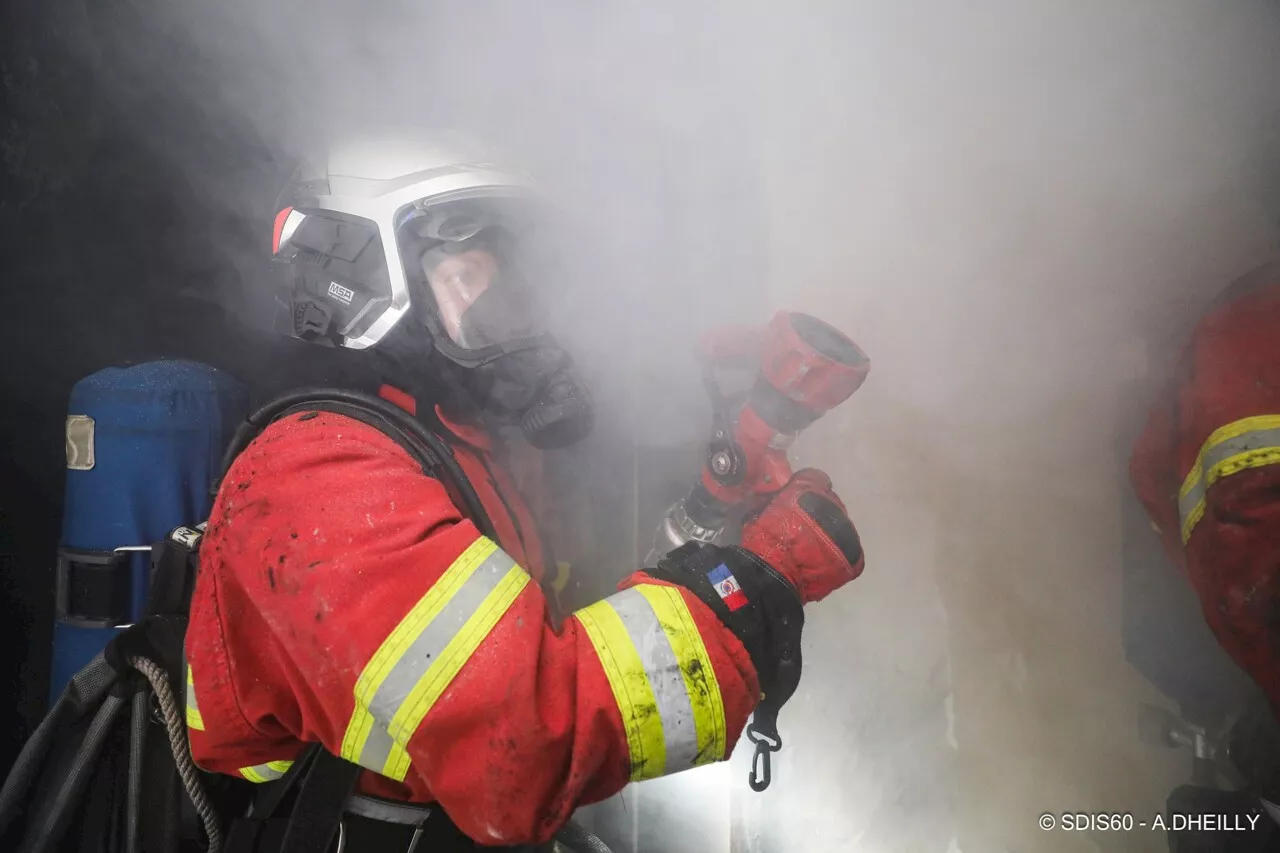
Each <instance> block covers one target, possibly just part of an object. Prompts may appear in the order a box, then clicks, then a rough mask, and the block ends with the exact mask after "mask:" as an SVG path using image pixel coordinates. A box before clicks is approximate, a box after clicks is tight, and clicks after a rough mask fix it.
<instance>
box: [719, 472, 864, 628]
mask: <svg viewBox="0 0 1280 853" xmlns="http://www.w3.org/2000/svg"><path fill="white" fill-rule="evenodd" d="M742 547H743V548H745V549H746V550H748V551H750V552H751V553H753V554H755V555H756V556H758V557H760V558H761V559H763V560H764V561H765V562H766V563H768V564H769V565H770V566H772V567H773V568H774V569H776V570H777V571H778V572H780V573H781V574H782V575H783V576H785V577H786V579H787V580H789V581H790V582H791V583H792V585H794V586H795V588H796V590H797V591H798V592H799V593H800V598H801V600H803V601H804V602H805V603H806V604H807V603H809V602H810V601H821V600H822V599H823V598H826V597H827V596H828V595H830V594H831V592H833V591H834V590H836V589H838V588H840V587H842V586H844V585H845V584H847V583H848V582H849V581H851V580H853V579H854V578H856V577H857V576H858V575H860V574H862V568H863V565H864V563H865V560H864V559H863V554H862V542H861V541H860V540H859V539H858V531H857V530H855V529H854V526H853V522H852V521H850V520H849V515H848V511H847V510H846V509H845V507H844V504H843V503H842V502H841V501H840V498H839V496H838V495H836V493H835V492H834V491H833V490H832V488H831V478H829V477H828V476H827V475H826V474H824V473H822V472H821V471H819V470H817V469H816V468H806V469H805V470H803V471H800V472H798V473H797V474H796V475H795V476H794V477H792V478H791V481H790V482H788V483H787V485H785V486H784V487H783V488H782V490H781V491H780V492H778V493H777V494H776V495H774V496H773V497H772V498H770V499H769V502H768V503H767V504H765V507H764V509H762V510H761V511H760V512H759V514H757V515H756V516H755V517H754V518H751V519H750V520H748V521H747V522H746V524H745V525H743V528H742Z"/></svg>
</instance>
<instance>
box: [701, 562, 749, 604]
mask: <svg viewBox="0 0 1280 853" xmlns="http://www.w3.org/2000/svg"><path fill="white" fill-rule="evenodd" d="M707 578H709V579H710V581H711V585H712V586H714V587H715V588H716V593H717V594H718V595H719V596H720V597H721V598H722V599H724V603H725V604H726V605H728V607H729V611H730V612H733V611H734V610H738V609H740V608H742V607H746V606H747V604H748V603H749V602H748V601H747V594H746V593H744V592H743V591H742V587H741V586H739V585H738V579H737V578H735V577H734V576H733V572H731V571H729V567H728V566H726V565H725V564H724V563H721V564H720V565H718V566H716V567H715V568H714V569H712V570H711V571H709V572H707Z"/></svg>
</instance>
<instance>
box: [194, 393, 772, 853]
mask: <svg viewBox="0 0 1280 853" xmlns="http://www.w3.org/2000/svg"><path fill="white" fill-rule="evenodd" d="M201 558H202V567H201V574H200V578H199V580H198V582H197V589H196V593H195V596H194V599H193V604H192V618H191V628H190V630H189V633H188V641H187V654H188V659H189V661H190V664H191V668H192V674H193V682H194V685H195V696H196V697H198V703H199V710H200V715H201V716H202V717H203V723H202V725H203V727H202V728H201V729H200V730H199V731H195V730H193V731H192V732H191V736H192V737H191V740H192V750H193V753H194V755H195V758H196V760H197V762H199V763H200V764H201V765H202V766H204V767H207V768H209V769H213V770H217V771H221V772H227V773H235V772H238V771H239V770H240V769H241V768H243V767H245V766H246V765H252V764H263V763H265V762H270V761H278V760H281V759H285V760H287V759H290V758H292V757H294V756H295V755H296V754H297V752H298V750H299V749H300V747H301V743H302V742H314V741H319V742H320V743H323V744H324V745H325V747H326V748H328V749H329V750H330V751H332V752H334V753H335V754H340V755H343V756H344V757H347V758H349V759H350V760H353V761H356V763H359V764H361V765H363V766H365V767H367V768H369V769H371V770H374V771H375V772H376V773H378V774H379V776H380V777H381V778H380V779H379V780H378V784H375V785H374V786H373V787H374V788H375V789H376V790H377V791H378V792H379V793H383V794H389V795H393V796H400V797H402V798H406V799H412V800H415V801H432V800H435V801H438V802H440V803H441V805H442V806H443V807H444V808H445V810H446V811H447V812H448V813H449V815H450V817H451V818H452V819H453V820H454V821H455V823H457V825H458V826H459V827H460V828H461V829H462V830H463V831H464V832H466V833H467V834H468V835H470V836H471V837H472V838H474V839H476V840H477V841H479V842H481V843H483V844H491V845H499V844H501V845H511V844H522V843H538V842H542V841H545V840H547V839H548V838H549V837H550V836H551V835H552V834H553V833H554V831H555V830H556V829H557V828H558V827H559V826H560V825H561V823H562V822H563V821H564V820H565V819H566V818H567V817H568V816H569V815H570V814H571V813H572V811H573V809H574V808H576V807H577V806H578V805H581V804H583V803H586V802H592V801H595V800H599V799H603V798H605V797H608V796H611V795H612V794H614V793H615V792H617V791H618V790H619V789H620V788H622V787H623V786H624V785H625V784H626V783H627V781H628V780H629V779H641V778H649V777H651V776H656V775H661V774H663V773H669V772H674V771H676V770H679V769H682V768H683V767H686V766H691V765H693V764H701V763H705V762H707V761H712V760H719V759H722V758H724V757H726V756H727V754H728V752H729V751H730V750H731V749H732V746H733V744H734V743H735V742H736V740H737V738H738V735H739V733H740V731H741V729H742V726H743V725H744V723H745V721H746V718H747V716H748V714H749V713H750V711H751V709H752V707H753V706H754V703H755V697H756V695H757V692H758V687H757V684H756V679H755V673H754V670H753V669H752V667H751V664H750V661H749V659H748V657H747V654H746V651H745V650H744V649H743V647H742V645H741V644H740V643H739V642H738V640H737V639H736V638H735V637H734V636H733V635H732V634H731V633H730V632H729V631H728V629H727V628H725V627H724V626H723V624H721V623H720V622H719V620H718V619H717V618H716V617H715V616H714V614H712V613H711V612H710V610H709V609H707V608H706V606H705V605H703V604H702V603H701V602H699V601H697V600H696V599H695V598H693V597H692V595H690V594H688V593H687V592H684V591H680V590H674V589H670V588H667V587H663V586H661V585H657V584H653V585H645V586H644V587H643V588H638V589H634V590H626V591H624V592H621V593H618V594H617V595H615V596H613V597H611V598H610V599H607V600H606V601H604V602H600V603H597V604H595V605H592V606H591V607H589V608H585V609H584V610H583V611H580V612H579V613H578V614H575V615H574V617H573V618H571V619H569V620H566V622H565V624H564V626H563V628H562V630H561V632H560V633H559V634H557V633H555V632H554V631H553V630H552V629H551V628H550V627H549V626H548V625H547V621H546V602H545V601H544V598H543V595H542V592H541V590H540V589H539V588H538V586H537V584H535V583H532V582H530V581H529V579H528V576H527V575H526V574H525V573H524V572H523V571H522V570H521V569H520V567H519V566H516V565H515V564H514V563H513V561H511V560H510V558H509V557H506V555H505V553H504V552H503V551H502V550H501V549H499V548H497V547H496V545H495V544H494V543H491V542H489V541H488V540H487V539H484V538H483V537H481V536H479V534H478V533H477V531H476V529H475V527H474V526H473V525H472V524H471V523H470V522H469V521H465V520H462V519H461V517H460V516H459V514H458V512H457V510H456V509H455V508H454V507H453V505H452V504H451V503H450V501H449V500H448V498H447V496H446V494H445V492H444V489H443V488H442V487H441V486H440V484H439V483H437V482H436V481H434V480H431V479H428V478H427V477H425V476H423V475H422V473H421V472H420V471H419V470H417V469H416V468H415V466H414V465H413V463H412V462H411V460H410V459H409V457H408V456H407V455H406V454H405V453H404V452H403V451H402V450H401V449H400V448H399V447H398V446H397V445H395V444H394V443H393V442H392V441H391V440H390V439H388V438H386V437H385V436H383V435H382V434H381V433H378V432H377V431H375V430H373V429H372V428H370V427H367V426H365V425H363V424H360V423H357V422H355V421H351V420H348V419H345V418H342V417H339V416H336V415H331V414H319V415H310V414H308V415H301V416H296V417H291V418H288V419H285V420H284V421H281V422H278V423H276V424H274V425H272V426H271V427H270V428H268V429H267V430H266V431H265V432H264V433H263V435H262V436H261V437H259V439H258V440H257V441H255V442H254V443H253V444H252V445H251V446H250V447H249V449H248V450H246V451H245V452H244V454H242V455H241V457H240V458H239V459H238V460H237V461H236V463H235V465H234V466H233V467H232V469H231V471H230V472H229V473H228V476H227V479H226V481H225V483H224V484H223V487H222V490H221V491H220V493H219V496H218V499H217V502H216V505H215V509H214V512H213V514H212V516H211V519H210V524H209V529H208V533H207V535H206V538H205V542H204V545H203V546H202V549H201ZM191 698H192V695H191V694H190V693H189V702H190V701H191ZM655 711H656V713H654V712H655Z"/></svg>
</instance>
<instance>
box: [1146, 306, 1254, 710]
mask: <svg viewBox="0 0 1280 853" xmlns="http://www.w3.org/2000/svg"><path fill="white" fill-rule="evenodd" d="M1184 359H1185V363H1184V368H1183V370H1182V372H1181V382H1180V384H1179V386H1178V388H1177V390H1176V394H1175V395H1174V406H1175V411H1176V413H1177V433H1176V439H1175V441H1174V445H1175V446H1174V448H1173V451H1172V453H1171V458H1172V459H1173V460H1174V464H1176V473H1177V475H1178V476H1177V481H1176V482H1177V488H1178V490H1179V492H1178V493H1175V496H1174V500H1175V502H1177V503H1180V505H1181V510H1180V516H1181V517H1180V526H1181V528H1182V529H1181V530H1180V531H1179V536H1178V539H1179V541H1183V540H1185V546H1184V553H1185V560H1186V567H1187V575H1188V577H1189V578H1190V581H1191V584H1192V586H1193V587H1194V588H1195V590H1196V593H1197V595H1198V596H1199V598H1200V604H1201V608H1202V610H1203V612H1204V615H1205V619H1206V621H1207V622H1208V624H1209V626H1210V628H1212V629H1213V632H1214V634H1215V636H1216V637H1217V638H1218V641H1219V643H1220V644H1221V645H1222V647H1223V648H1224V649H1225V650H1226V651H1227V652H1228V654H1230V655H1231V656H1232V658H1234V659H1235V661H1236V662H1237V663H1238V664H1240V666H1241V667H1242V668H1243V669H1244V670H1245V671H1246V672H1248V673H1249V675H1250V676H1251V677H1252V678H1253V679H1254V680H1255V681H1256V682H1257V683H1258V684H1259V685H1260V686H1261V687H1262V688H1263V689H1264V690H1265V691H1266V692H1267V694H1268V695H1269V697H1270V698H1271V702H1272V704H1273V706H1275V707H1277V708H1280V286H1275V285H1273V286H1271V287H1268V288H1264V289H1261V290H1258V291H1255V292H1253V293H1250V294H1248V295H1246V296H1242V297H1239V298H1237V299H1236V300H1235V301H1233V302H1231V303H1228V304H1226V305H1225V306H1223V307H1221V308H1220V309H1218V310H1215V311H1214V312H1212V313H1211V314H1209V315H1208V316H1206V317H1205V319H1204V320H1202V321H1201V323H1200V324H1199V325H1198V326H1197V328H1196V331H1195V333H1194V336H1193V338H1192V342H1191V345H1190V346H1189V347H1188V350H1187V352H1186V353H1185V354H1184ZM1177 503H1176V504H1175V506H1177ZM1175 512H1179V510H1178V509H1175Z"/></svg>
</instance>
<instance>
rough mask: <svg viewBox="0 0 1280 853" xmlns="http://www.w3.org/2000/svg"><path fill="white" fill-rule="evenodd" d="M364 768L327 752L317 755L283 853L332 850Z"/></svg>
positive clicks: (292, 816)
mask: <svg viewBox="0 0 1280 853" xmlns="http://www.w3.org/2000/svg"><path fill="white" fill-rule="evenodd" d="M361 772H362V771H361V768H360V767H359V766H357V765H355V764H352V763H351V762H350V761H345V760H343V759H341V758H338V757H337V756H336V755H334V754H333V753H331V752H329V751H328V750H326V749H320V750H318V751H317V752H316V756H315V758H314V759H313V760H312V762H311V768H310V769H309V770H308V771H307V776H306V778H305V779H303V780H302V786H301V787H300V788H299V789H298V799H297V801H296V802H295V803H294V804H293V813H292V814H291V815H290V816H289V829H288V831H286V832H285V835H284V843H283V844H282V845H281V847H280V853H315V851H320V850H328V849H329V843H330V842H331V841H332V840H333V836H334V834H335V833H336V832H337V831H338V824H339V823H341V822H342V812H343V807H344V806H345V805H346V803H347V798H348V797H350V796H351V792H352V791H354V790H355V787H356V780H357V779H359V778H360V773H361Z"/></svg>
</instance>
